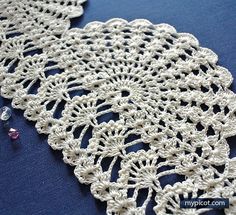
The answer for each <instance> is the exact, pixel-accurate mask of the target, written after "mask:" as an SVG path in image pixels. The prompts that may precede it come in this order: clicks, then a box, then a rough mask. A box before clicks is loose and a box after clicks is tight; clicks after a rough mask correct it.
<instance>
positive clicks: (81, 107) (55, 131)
mask: <svg viewBox="0 0 236 215" xmlns="http://www.w3.org/2000/svg"><path fill="white" fill-rule="evenodd" d="M6 2H7V3H6V4H3V6H1V8H0V11H1V14H3V15H4V13H2V11H6V18H7V19H3V20H1V21H0V26H1V28H0V30H1V31H0V38H1V43H0V44H1V50H2V54H1V57H0V68H1V69H0V81H1V82H0V83H1V84H0V85H1V94H2V96H4V97H6V98H11V99H13V101H12V105H13V107H15V108H20V109H23V110H25V112H24V115H25V117H26V118H27V119H29V120H33V121H36V128H37V130H38V132H39V133H45V134H49V138H48V142H49V144H50V146H51V147H52V148H53V149H55V150H62V153H63V156H64V158H63V159H64V161H65V162H66V163H68V164H70V165H72V166H75V175H76V177H77V178H78V179H79V181H80V182H81V183H84V184H90V185H91V192H92V193H93V195H94V196H95V197H96V198H98V199H100V200H101V201H106V202H107V214H110V215H114V214H116V215H125V214H127V215H131V214H132V215H133V214H136V215H141V214H145V210H146V207H147V205H148V204H149V202H150V199H151V198H154V199H155V202H156V206H155V207H154V211H155V212H156V214H163V215H165V214H173V213H174V214H201V213H202V212H204V211H206V210H209V209H191V210H186V209H184V210H183V209H181V208H179V202H180V200H181V198H182V197H183V196H184V197H227V198H229V199H230V202H231V205H230V208H229V209H226V210H225V213H226V214H230V215H231V214H232V215H233V214H234V213H235V210H236V204H235V201H236V200H235V192H236V184H235V183H236V180H235V179H236V168H235V162H236V161H235V158H232V159H230V158H229V146H228V143H227V141H226V138H227V137H230V136H233V135H235V134H236V129H235V123H236V96H235V94H234V93H233V92H232V91H230V90H229V89H228V87H229V86H230V84H231V83H232V76H231V74H230V73H229V72H228V70H227V69H225V68H223V67H220V66H218V65H216V64H217V60H218V57H217V55H216V54H215V53H213V52H212V51H211V50H209V49H207V48H202V47H200V46H199V43H198V40H197V39H196V38H195V37H194V36H192V35H191V34H187V33H177V32H176V30H175V29H174V28H173V27H172V26H170V25H167V24H158V25H154V24H152V23H150V22H149V21H147V20H143V19H139V20H134V21H132V22H127V21H125V20H122V19H112V20H109V21H108V22H106V23H101V22H92V23H89V24H88V25H86V26H85V27H84V28H83V29H71V30H65V29H67V27H66V26H67V25H68V24H67V23H68V19H69V18H71V17H72V15H71V14H74V13H66V14H67V16H66V17H68V19H66V21H65V22H64V21H63V22H61V19H59V21H58V23H62V26H60V27H59V28H57V27H55V29H53V30H50V31H52V34H51V35H50V36H48V37H39V36H37V35H34V36H32V32H33V30H34V28H35V27H33V28H32V29H29V31H28V32H27V33H25V32H24V31H23V29H21V28H22V26H23V25H17V26H20V28H19V29H15V28H14V27H13V26H12V25H11V24H10V23H11V22H14V20H9V19H8V14H11V13H10V12H11V11H12V9H11V7H13V8H14V7H15V5H17V6H19V7H18V9H17V10H19V14H21V15H22V17H24V15H23V14H24V11H25V10H26V11H27V8H29V7H31V8H34V9H35V10H36V9H37V7H36V5H38V4H39V2H40V5H42V6H43V7H44V6H45V8H47V9H45V10H52V11H53V9H52V8H54V7H53V4H54V2H55V1H35V3H33V4H30V5H27V6H23V5H22V4H21V3H22V2H25V3H27V4H28V1H20V2H19V3H13V1H6ZM42 2H43V3H44V4H41V3H42ZM47 2H50V3H47ZM56 2H59V3H60V2H62V3H63V4H66V2H71V3H72V2H73V3H74V2H77V3H78V2H79V3H81V2H82V1H63V0H61V1H56ZM18 4H19V5H18ZM12 5H13V6H12ZM58 7H60V6H58ZM6 8H7V9H8V8H9V11H8V10H6ZM48 8H49V9H48ZM22 11H23V12H22ZM36 11H37V10H36ZM43 11H44V10H43ZM59 11H61V8H59ZM65 12H67V10H65ZM17 13H18V12H17ZM52 14H53V13H52ZM52 14H51V15H52ZM78 14H80V12H78ZM62 17H64V15H63V16H62ZM26 20H27V18H26ZM49 20H50V19H49ZM53 20H55V19H53ZM62 20H64V19H62ZM47 21H48V20H45V22H47ZM22 23H24V22H22ZM26 23H27V22H26ZM36 23H38V22H37V21H36ZM36 23H34V24H36ZM55 23H57V21H55ZM31 24H32V26H33V25H34V24H33V23H30V25H31ZM55 26H57V25H55ZM42 29H43V30H42V31H43V32H45V34H47V35H49V32H50V31H48V30H47V29H46V30H45V26H44V27H43V28H42ZM20 30H22V31H20ZM31 30H32V31H31ZM54 30H55V31H54ZM16 31H17V32H18V31H19V32H22V34H20V35H15V36H14V37H8V35H9V34H11V33H12V32H13V33H16ZM40 31H41V30H40ZM62 32H63V34H62V36H60V37H58V36H56V34H58V33H62ZM38 50H40V51H41V52H38ZM86 136H89V137H90V138H89V140H88V141H87V142H86V141H84V139H85V137H86ZM114 171H117V172H118V176H117V177H115V178H114ZM166 176H172V177H173V176H174V177H176V183H174V184H172V185H170V184H169V185H168V184H167V185H166V184H163V178H165V177H166ZM177 181H178V182H177ZM144 190H145V191H146V193H147V195H146V199H145V200H144V202H143V203H142V204H138V203H137V199H138V198H139V196H140V194H141V193H142V192H143V191H144Z"/></svg>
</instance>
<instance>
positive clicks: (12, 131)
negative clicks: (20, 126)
mask: <svg viewBox="0 0 236 215" xmlns="http://www.w3.org/2000/svg"><path fill="white" fill-rule="evenodd" d="M8 136H9V137H10V138H11V139H12V140H17V139H18V138H19V136H20V132H19V131H18V130H17V129H15V128H10V129H9V131H8Z"/></svg>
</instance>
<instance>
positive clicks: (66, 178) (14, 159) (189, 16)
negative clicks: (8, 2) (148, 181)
mask: <svg viewBox="0 0 236 215" xmlns="http://www.w3.org/2000/svg"><path fill="white" fill-rule="evenodd" d="M84 10H85V14H84V15H83V16H82V17H81V18H76V19H74V20H73V21H72V26H73V27H83V26H84V25H85V24H87V23H88V22H91V21H95V20H98V21H107V20H108V19H110V18H115V17H119V18H124V19H127V20H130V21H131V20H133V19H136V18H145V19H149V20H150V21H151V22H153V23H169V24H171V25H173V26H174V27H175V28H176V29H177V31H178V32H188V33H192V34H194V35H195V36H196V37H197V38H198V40H199V41H200V43H201V46H204V47H208V48H210V49H212V50H213V51H214V52H216V53H217V54H218V56H219V64H220V65H222V66H224V67H226V68H228V69H229V70H230V71H231V73H232V74H233V76H234V78H235V80H236V2H235V0H224V1H222V0H212V1H206V0H191V1H190V0H179V1H175V0H128V1H127V0H119V1H117V0H88V2H87V3H85V4H84ZM232 89H233V90H234V92H236V81H234V83H233V86H232ZM3 105H7V106H10V101H9V100H6V99H2V98H0V106H3ZM10 124H11V125H12V127H15V128H18V129H19V130H20V132H21V138H20V140H21V143H15V144H14V143H12V142H11V141H10V140H9V138H8V136H7V132H6V131H5V130H4V128H3V127H2V125H0V215H21V214H22V215H31V214H32V215H36V214H38V215H39V214H40V215H54V214H56V215H104V214H106V212H105V211H106V204H105V203H101V202H100V201H98V200H95V199H94V198H93V196H92V195H91V193H90V188H89V186H85V185H81V184H79V183H78V181H77V179H76V177H75V176H74V174H73V168H72V167H69V166H68V165H65V164H64V163H63V161H62V155H61V152H57V151H56V152H55V151H53V150H51V149H50V147H49V146H48V144H47V137H46V136H44V135H39V134H37V132H36V129H35V128H34V123H32V122H28V121H27V120H25V119H24V117H23V112H22V111H19V110H14V111H13V116H12V118H11V120H10ZM229 143H230V147H231V155H230V156H232V157H233V156H236V138H235V137H233V138H230V139H229ZM153 204H154V202H152V203H151V204H150V205H149V207H148V210H147V214H148V215H152V214H154V213H153V211H152V206H153ZM206 214H222V211H213V212H211V213H209V212H208V213H206Z"/></svg>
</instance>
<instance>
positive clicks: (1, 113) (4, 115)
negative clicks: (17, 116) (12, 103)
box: [0, 106, 11, 121]
mask: <svg viewBox="0 0 236 215" xmlns="http://www.w3.org/2000/svg"><path fill="white" fill-rule="evenodd" d="M10 117H11V109H10V108H9V107H6V106H4V107H2V108H1V109H0V119H1V120H2V121H7V120H8V119H9V118H10Z"/></svg>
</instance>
